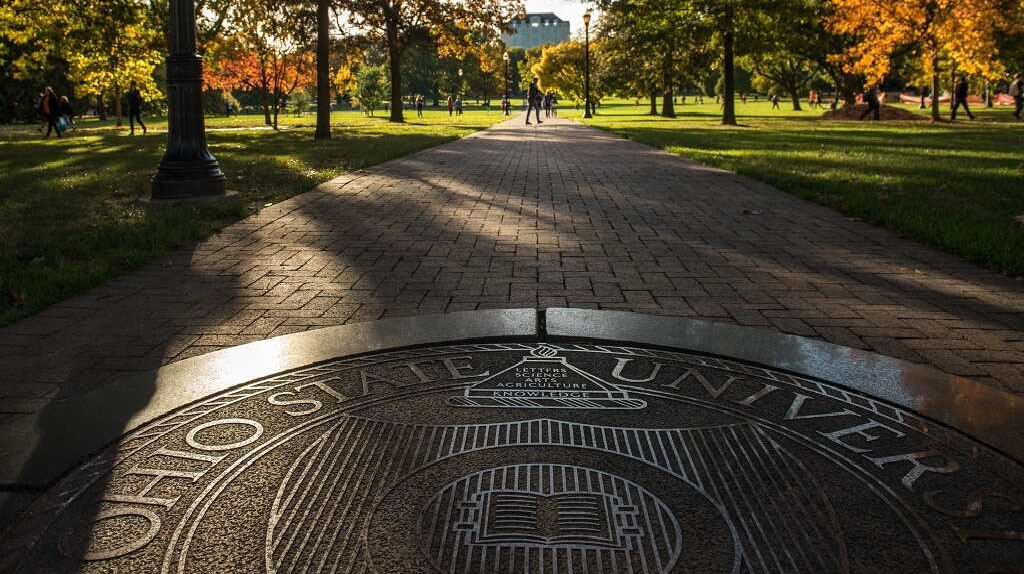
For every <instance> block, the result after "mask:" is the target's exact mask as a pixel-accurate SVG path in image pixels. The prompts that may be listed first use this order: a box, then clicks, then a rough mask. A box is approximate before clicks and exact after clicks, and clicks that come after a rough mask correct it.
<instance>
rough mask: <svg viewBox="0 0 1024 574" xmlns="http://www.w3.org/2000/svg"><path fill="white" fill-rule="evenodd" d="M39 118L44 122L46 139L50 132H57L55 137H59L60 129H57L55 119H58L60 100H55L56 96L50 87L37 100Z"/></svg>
mask: <svg viewBox="0 0 1024 574" xmlns="http://www.w3.org/2000/svg"><path fill="white" fill-rule="evenodd" d="M39 117H41V118H43V121H45V122H46V137H50V132H57V137H60V128H58V127H57V118H58V117H60V100H58V99H57V94H55V93H54V92H53V88H51V87H47V88H46V90H44V91H43V97H42V98H40V100H39Z"/></svg>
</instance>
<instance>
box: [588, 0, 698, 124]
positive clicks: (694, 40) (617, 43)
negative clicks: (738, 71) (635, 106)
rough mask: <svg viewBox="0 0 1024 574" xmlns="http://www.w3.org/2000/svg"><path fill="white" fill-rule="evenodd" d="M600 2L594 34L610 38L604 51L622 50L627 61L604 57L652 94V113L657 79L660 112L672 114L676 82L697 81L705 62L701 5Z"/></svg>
mask: <svg viewBox="0 0 1024 574" xmlns="http://www.w3.org/2000/svg"><path fill="white" fill-rule="evenodd" d="M602 7H603V9H604V13H603V14H602V16H601V21H600V22H599V24H598V34H599V37H601V38H602V42H603V41H604V40H606V39H607V40H610V41H611V43H610V44H609V45H608V46H607V49H606V53H607V52H613V51H615V50H621V51H623V52H624V53H625V58H626V61H623V58H622V57H615V56H609V57H610V58H612V59H615V60H616V65H618V66H626V67H627V68H629V69H630V71H629V72H626V74H628V76H631V83H632V84H633V85H634V86H635V87H636V88H639V89H638V90H637V91H640V92H646V93H648V94H649V95H650V96H651V98H652V102H651V103H652V105H651V109H652V112H651V113H652V114H654V113H656V111H655V110H656V104H655V102H654V92H655V91H656V86H658V85H660V86H661V93H662V106H661V115H663V116H665V117H675V108H674V94H675V88H677V87H683V86H685V85H688V84H697V83H698V80H699V77H700V76H701V75H702V74H703V73H704V71H705V70H706V69H707V67H708V65H709V64H710V60H709V55H710V52H709V47H710V41H711V28H710V26H709V21H708V19H707V18H705V17H704V15H703V12H702V11H701V9H700V8H701V7H700V5H699V4H697V3H695V2H691V1H690V0H630V1H629V2H625V1H622V0H612V1H605V2H603V3H602ZM609 67H610V66H609ZM614 76H615V73H614V72H613V73H612V77H613V78H614Z"/></svg>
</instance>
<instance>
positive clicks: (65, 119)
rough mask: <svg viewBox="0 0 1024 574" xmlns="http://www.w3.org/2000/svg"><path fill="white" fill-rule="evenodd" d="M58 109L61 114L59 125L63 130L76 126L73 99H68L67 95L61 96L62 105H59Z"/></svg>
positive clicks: (59, 114)
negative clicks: (72, 105)
mask: <svg viewBox="0 0 1024 574" xmlns="http://www.w3.org/2000/svg"><path fill="white" fill-rule="evenodd" d="M57 111H58V116H59V118H58V120H57V127H59V128H60V131H61V132H64V131H67V130H68V128H73V127H75V109H74V108H72V107H71V101H70V100H68V97H67V96H61V97H60V105H59V106H58V107H57Z"/></svg>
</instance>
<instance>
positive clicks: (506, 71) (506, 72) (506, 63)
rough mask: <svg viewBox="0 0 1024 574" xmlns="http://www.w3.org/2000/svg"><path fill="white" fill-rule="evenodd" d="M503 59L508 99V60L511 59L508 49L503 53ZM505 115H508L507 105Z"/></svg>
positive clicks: (506, 96)
mask: <svg viewBox="0 0 1024 574" xmlns="http://www.w3.org/2000/svg"><path fill="white" fill-rule="evenodd" d="M501 59H502V60H505V99H506V100H507V99H508V60H509V57H508V50H505V53H504V54H502V55H501ZM505 115H506V116H507V115H508V108H507V107H506V109H505Z"/></svg>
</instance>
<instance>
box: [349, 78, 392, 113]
mask: <svg viewBox="0 0 1024 574" xmlns="http://www.w3.org/2000/svg"><path fill="white" fill-rule="evenodd" d="M389 92H390V86H389V85H388V70H387V68H385V67H384V66H362V67H361V68H359V71H358V72H356V92H355V96H356V101H357V102H358V103H359V107H360V108H361V109H362V110H363V113H364V114H366V115H368V116H372V115H373V112H374V110H377V109H379V108H381V107H382V106H383V105H384V102H386V101H387V97H388V93H389Z"/></svg>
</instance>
